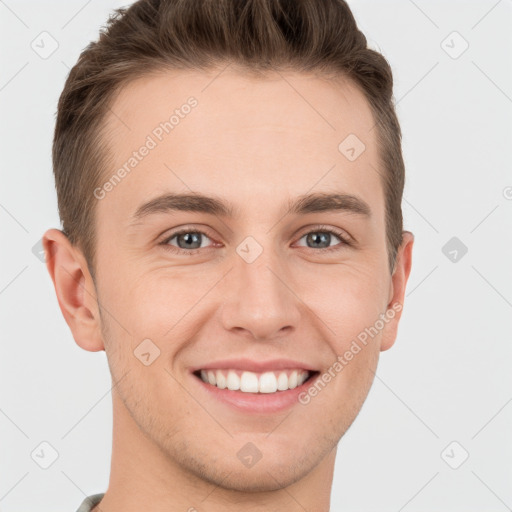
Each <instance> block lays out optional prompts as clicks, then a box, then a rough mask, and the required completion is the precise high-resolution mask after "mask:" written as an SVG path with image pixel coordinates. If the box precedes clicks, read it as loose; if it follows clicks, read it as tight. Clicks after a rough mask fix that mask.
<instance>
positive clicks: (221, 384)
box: [217, 371, 228, 389]
mask: <svg viewBox="0 0 512 512" xmlns="http://www.w3.org/2000/svg"><path fill="white" fill-rule="evenodd" d="M227 385H228V383H227V381H226V377H224V374H223V373H222V372H221V371H218V372H217V387H218V388H219V389H226V387H227Z"/></svg>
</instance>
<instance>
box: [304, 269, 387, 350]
mask: <svg viewBox="0 0 512 512" xmlns="http://www.w3.org/2000/svg"><path fill="white" fill-rule="evenodd" d="M377 270H378V269H377ZM298 282H299V283H300V286H301V288H300V290H301V291H300V292H299V293H298V295H299V296H300V297H301V299H302V300H303V301H304V303H305V304H307V306H308V307H309V308H311V310H312V311H313V312H314V313H315V314H316V315H317V316H318V318H319V319H320V320H321V321H322V322H323V324H324V325H325V326H326V328H327V330H326V337H327V339H331V340H332V343H333V348H335V349H336V352H337V353H338V354H339V353H340V351H341V350H343V349H344V348H345V346H346V344H347V343H350V341H351V340H352V339H354V338H355V337H357V336H358V335H359V334H360V333H361V332H362V331H364V329H365V328H367V327H370V326H372V325H374V323H375V322H376V321H377V320H378V319H379V315H380V314H381V313H384V312H385V309H386V305H387V298H388V291H389V278H388V277H387V275H386V274H382V273H379V272H378V271H375V269H374V268H369V267H368V266H364V267H363V266H356V265H352V266H350V265H348V264H347V265H344V264H343V265H336V266H335V265H332V266H326V267H324V268H321V267H319V268H318V270H317V271H315V272H314V273H313V272H310V271H309V272H304V274H303V276H302V277H301V279H300V280H299V281H298Z"/></svg>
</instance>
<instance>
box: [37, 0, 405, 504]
mask: <svg viewBox="0 0 512 512" xmlns="http://www.w3.org/2000/svg"><path fill="white" fill-rule="evenodd" d="M400 141H401V134H400V127H399V124H398V121H397V118H396V115H395V111H394V106H393V102H392V75H391V71H390V69H389V65H388V64H387V62H386V61H385V59H384V58H383V57H382V56H381V55H379V54H378V53H376V52H374V51H373V50H371V49H368V48H367V47H366V39H365V37H364V36H363V34H362V33H361V32H359V31H358V29H357V26H356V23H355V21H354V18H353V16H352V14H351V12H350V10H349V8H348V6H347V5H346V4H345V3H344V2H342V1H339V0H338V1H336V0H331V1H322V2H319V1H318V2H317V1H312V0H300V1H294V2H285V1H283V0H259V1H256V0H247V1H244V2H239V1H235V0H222V1H219V0H216V1H215V2H212V1H206V0H205V1H198V0H194V1H192V0H189V1H178V0H168V1H157V0H152V1H143V0H139V1H138V2H136V3H134V4H133V5H131V6H130V7H129V8H127V9H119V10H118V11H117V13H116V15H115V16H113V17H112V18H111V19H110V20H109V24H108V27H107V28H106V30H104V31H103V32H102V34H101V37H100V39H99V41H98V42H95V43H91V44H90V45H89V46H88V47H87V48H86V49H85V50H84V52H83V53H82V55H81V56H80V59H79V61H78V63H77V64H76V65H75V67H74V68H73V69H72V71H71V73H70V75H69V77H68V79H67V82H66V85H65V88H64V91H63V93H62V95H61V98H60V101H59V106H58V117H57V124H56V129H55V138H54V148H53V158H54V171H55V179H56V187H57V194H58V200H59V211H60V215H61V219H62V222H63V230H62V231H60V230H57V229H50V230H48V231H47V232H46V233H45V236H44V246H45V251H46V255H47V267H48V270H49V273H50V275H51V278H52V280H53V282H54V285H55V290H56V293H57V297H58V300H59V305H60V308H61V310H62V313H63V315H64V318H65V320H66V322H67V323H68V325H69V327H70V329H71V331H72V334H73V337H74V339H75V341H76V343H77V344H78V345H79V346H80V347H82V348H83V349H85V350H88V351H99V350H105V352H106V354H107V358H108V363H109V368H110V372H111V375H112V382H113V389H112V399H113V448H112V464H111V475H110V481H109V486H108V489H107V490H106V492H104V493H100V494H97V495H94V496H90V497H88V498H87V499H86V500H84V502H83V503H82V505H81V507H80V509H79V510H80V511H81V512H85V511H90V510H94V511H99V510H101V511H103V512H121V511H122V512H132V511H141V510H151V511H152V512H160V511H166V512H168V511H175V510H176V511H179V510H180V511H181V510H183V511H187V510H188V511H208V512H216V511H223V512H226V511H228V512H229V511H240V510H251V511H269V510H272V511H274V510H285V511H299V510H301V511H303V510H308V511H316V512H326V511H328V510H329V502H330V496H329V495H330V490H331V485H332V477H333V470H334V462H335V456H336V448H337V444H338V442H339V440H340V439H341V437H342V436H343V435H344V433H345V432H346V431H347V429H348V428H349V427H350V425H351V424H352V422H353V421H354V419H355V417H356V416H357V414H358V412H359V410H360V409H361V407H362V404H363V402H364V400H365V398H366V396H367V394H368V392H369V389H370V387H371V384H372V382H373V378H374V372H375V370H376V367H377V363H378V358H379V353H380V352H381V351H384V350H387V349H389V348H390V347H391V346H392V345H393V343H394V341H395V339H396V335H397V329H398V322H399V319H400V316H401V312H402V307H403V306H402V305H403V299H404V292H405V287H406V283H407V279H408V277H409V273H410V269H411V253H412V246H413V236H412V234H411V233H410V232H407V231H403V230H402V213H401V198H402V190H403V185H404V164H403V160H402V153H401V142H400Z"/></svg>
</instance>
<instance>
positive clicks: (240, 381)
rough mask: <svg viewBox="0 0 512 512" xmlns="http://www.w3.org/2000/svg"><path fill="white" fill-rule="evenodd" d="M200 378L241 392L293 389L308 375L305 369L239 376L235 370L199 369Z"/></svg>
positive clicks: (249, 373)
mask: <svg viewBox="0 0 512 512" xmlns="http://www.w3.org/2000/svg"><path fill="white" fill-rule="evenodd" d="M200 374H201V380H202V381H203V382H206V383H208V384H211V385H212V386H217V387H218V388H219V389H226V388H227V389H229V390H231V391H238V390H240V391H242V392H243V393H258V392H259V393H275V392H276V391H287V390H288V389H295V388H296V387H297V386H301V385H302V384H304V382H305V381H306V379H307V378H308V377H309V372H308V371H306V370H293V371H292V372H289V375H288V374H287V372H284V371H280V372H264V373H261V374H258V373H254V372H247V371H244V372H242V374H241V376H239V375H238V373H237V372H236V371H235V370H223V371H221V370H201V372H200Z"/></svg>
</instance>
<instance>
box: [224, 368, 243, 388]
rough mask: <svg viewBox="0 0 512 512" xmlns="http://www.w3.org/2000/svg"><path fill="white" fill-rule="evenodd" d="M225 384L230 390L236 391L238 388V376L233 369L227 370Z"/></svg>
mask: <svg viewBox="0 0 512 512" xmlns="http://www.w3.org/2000/svg"><path fill="white" fill-rule="evenodd" d="M226 384H227V386H228V389H230V390H231V391H237V390H239V389H240V377H239V376H238V375H237V374H236V373H235V372H234V371H233V370H229V372H228V378H227V381H226Z"/></svg>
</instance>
